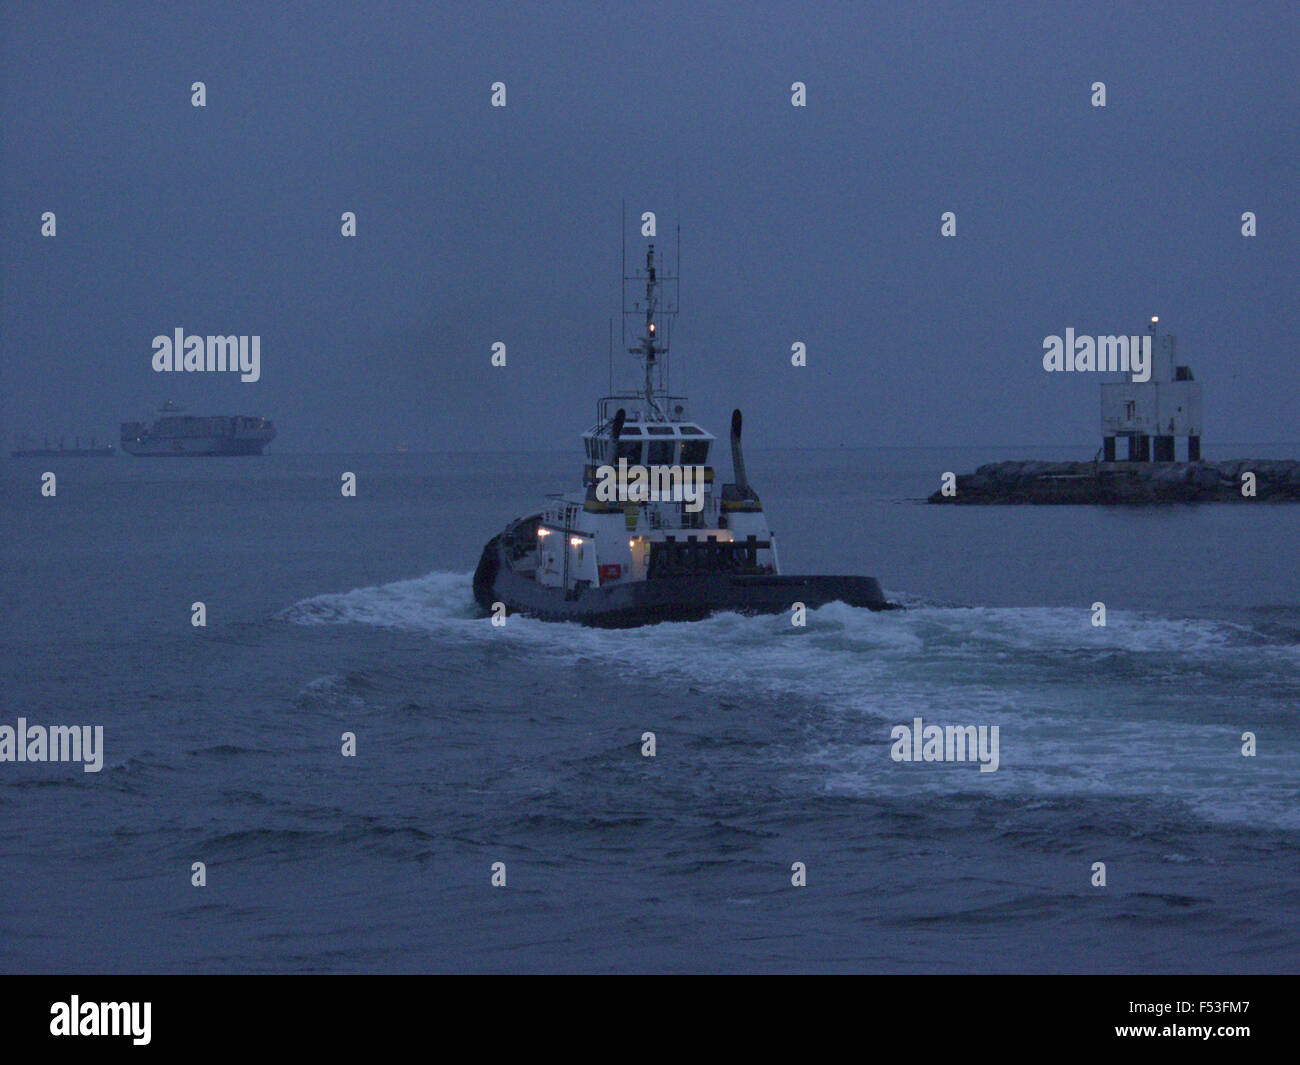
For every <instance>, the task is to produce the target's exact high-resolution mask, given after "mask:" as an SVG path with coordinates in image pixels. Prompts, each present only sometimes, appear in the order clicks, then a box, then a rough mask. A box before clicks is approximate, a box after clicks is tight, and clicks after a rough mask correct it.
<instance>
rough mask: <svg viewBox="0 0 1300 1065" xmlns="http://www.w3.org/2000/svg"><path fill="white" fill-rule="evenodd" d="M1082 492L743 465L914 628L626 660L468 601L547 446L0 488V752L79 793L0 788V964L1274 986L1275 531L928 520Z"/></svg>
mask: <svg viewBox="0 0 1300 1065" xmlns="http://www.w3.org/2000/svg"><path fill="white" fill-rule="evenodd" d="M1220 452H1222V454H1221V455H1220V454H1219V453H1220ZM1229 452H1230V453H1229ZM1297 454H1300V445H1294V444H1292V445H1248V444H1247V445H1241V446H1239V447H1235V448H1231V449H1228V452H1224V451H1223V449H1222V448H1220V449H1218V450H1217V451H1216V457H1223V458H1230V457H1235V456H1237V455H1240V456H1242V457H1256V456H1258V457H1278V458H1293V457H1296V455H1297ZM1089 457H1091V455H1090V454H1085V453H1082V451H1081V450H1080V449H1050V448H1020V449H1015V450H997V449H984V450H981V451H969V452H954V451H950V450H949V451H944V450H938V449H935V450H923V449H874V450H848V449H840V450H833V451H832V450H826V451H766V452H765V451H757V452H754V453H752V454H751V455H750V456H749V467H750V476H751V479H752V481H753V482H754V484H755V486H756V487H757V488H758V490H759V491H760V492H761V493H762V496H763V500H764V503H765V505H766V507H767V509H768V512H769V515H770V517H771V521H772V525H773V528H774V529H775V531H776V534H777V539H778V543H779V545H780V549H781V552H782V563H783V568H784V569H785V571H786V572H791V573H794V572H801V571H803V572H810V571H811V572H843V573H865V574H871V575H875V576H877V577H879V578H880V580H881V583H882V584H883V585H884V587H885V589H886V591H887V592H888V593H889V594H890V596H891V597H892V598H895V599H897V600H899V601H901V602H903V603H904V604H906V605H907V607H908V609H907V610H906V611H905V612H895V613H881V614H874V613H871V612H868V611H863V610H855V609H850V608H847V607H844V606H842V605H832V606H828V607H825V608H823V609H821V610H818V611H814V612H812V613H811V614H810V615H809V617H808V624H807V625H806V626H805V627H803V628H799V627H795V626H792V625H791V622H790V618H789V616H782V617H765V618H744V617H739V616H735V615H724V616H719V617H715V618H713V619H711V620H708V621H704V622H700V623H695V624H664V625H658V626H653V627H648V628H643V629H638V630H631V631H594V630H588V629H584V628H581V627H577V626H572V625H555V624H546V623H541V622H535V621H531V620H527V619H523V618H517V617H512V618H510V619H509V620H508V621H507V624H506V625H505V626H504V627H500V628H494V627H492V626H491V625H490V624H489V622H488V621H487V620H484V619H481V618H479V617H478V616H477V613H476V610H475V608H474V606H473V603H472V598H471V594H470V574H471V572H472V570H473V568H474V565H475V563H476V561H477V558H478V554H479V551H480V549H481V547H482V544H483V542H484V541H485V540H487V539H488V538H489V537H490V536H492V535H493V534H494V533H495V532H496V531H497V530H498V529H499V527H500V526H502V525H503V524H504V523H505V522H506V521H507V520H508V519H510V518H513V517H515V516H517V515H520V514H524V513H529V512H531V511H532V510H535V509H537V504H538V503H540V500H541V496H542V495H543V494H544V493H545V492H548V491H559V490H562V489H567V488H570V487H573V486H574V484H575V481H576V478H577V476H578V473H579V470H578V464H579V461H580V459H579V458H578V457H576V456H575V454H572V453H563V454H560V453H554V454H553V453H539V454H523V453H518V454H506V453H493V454H488V453H482V454H400V455H398V454H394V455H319V456H318V455H304V454H297V455H295V454H289V453H285V452H280V453H274V449H273V451H272V453H271V454H268V455H267V456H265V457H263V458H260V459H217V460H196V461H180V460H178V461H173V462H168V461H148V460H141V459H132V458H129V457H126V456H118V457H116V458H113V459H111V460H100V459H60V460H40V459H35V460H5V461H6V464H5V465H4V466H3V471H2V473H0V476H2V477H3V480H4V486H3V487H4V494H3V498H4V499H5V516H4V523H3V527H4V535H3V537H2V538H0V568H2V570H3V575H4V581H3V586H4V602H3V611H2V612H0V645H2V647H3V683H2V684H0V725H4V724H9V725H14V724H15V723H16V720H17V718H18V717H20V716H22V717H25V718H26V719H27V720H28V721H29V722H34V723H41V724H92V725H94V724H98V725H102V726H103V728H104V746H105V756H104V766H103V769H102V771H101V772H99V773H85V772H83V771H82V769H81V767H80V766H79V765H73V764H60V763H55V764H49V763H39V764H33V763H14V762H7V763H0V899H2V903H0V969H3V971H5V972H90V971H105V972H139V971H149V972H178V973H189V972H358V971H361V972H373V971H384V972H388V971H404V972H405V971H523V972H534V971H582V972H589V971H591V972H624V971H747V972H748V971H757V972H785V971H871V972H936V971H937V972H963V973H969V972H1038V971H1044V972H1133V973H1146V972H1175V971H1176V972H1247V971H1250V972H1278V971H1285V972H1296V971H1300V570H1298V567H1297V553H1298V552H1297V548H1298V547H1300V507H1296V506H1287V505H1285V504H1278V505H1271V504H1268V503H1244V504H1240V505H1203V506H1186V505H1177V506H1152V507H1145V508H1128V509H1124V508H1105V507H1096V508H1088V507H930V506H925V505H923V504H921V503H920V502H919V500H920V499H921V498H923V497H924V496H925V495H927V494H928V493H929V492H931V491H933V490H934V489H935V488H936V487H938V482H939V475H940V473H941V472H942V471H944V470H953V471H956V472H968V471H970V470H971V469H973V468H974V466H975V465H977V464H978V463H980V462H984V461H994V460H998V459H1005V458H1089ZM46 469H49V470H53V471H54V472H55V473H56V474H57V478H58V480H57V495H56V496H55V497H53V498H48V497H43V496H42V495H41V494H40V474H41V472H42V471H44V470H46ZM345 471H350V472H354V473H355V474H356V475H357V479H358V488H357V495H356V497H355V498H345V497H344V496H343V495H342V494H341V492H340V484H341V475H342V474H343V473H344V472H345ZM196 601H201V602H203V603H204V604H205V607H206V611H207V625H206V627H205V628H195V627H194V626H192V625H191V623H190V619H191V604H192V603H194V602H196ZM1094 602H1102V603H1104V604H1105V606H1106V611H1107V624H1106V626H1105V627H1097V626H1094V625H1093V623H1092V620H1093V611H1092V609H1091V608H1092V604H1093V603H1094ZM917 717H920V718H922V719H923V720H924V722H925V723H927V724H930V723H934V724H940V725H948V724H957V725H966V724H971V725H977V726H978V725H997V726H999V729H1000V765H999V768H998V770H997V771H996V772H991V773H981V772H979V770H978V768H977V766H975V765H974V764H969V763H967V764H953V763H905V762H895V761H894V760H893V759H892V758H891V757H890V750H891V741H890V732H891V729H892V728H893V727H894V726H895V725H898V724H905V723H911V722H912V721H913V720H914V719H915V718H917ZM647 731H649V732H653V733H655V736H656V755H655V757H654V758H646V757H643V756H642V753H641V745H642V740H641V737H642V734H643V733H644V732H647ZM345 732H351V733H354V734H355V736H356V756H355V757H353V758H345V757H343V756H342V755H341V746H342V741H341V737H342V735H343V734H344V733H345ZM1246 732H1250V733H1253V734H1254V736H1255V737H1256V744H1257V753H1256V754H1255V755H1254V756H1253V757H1246V756H1243V754H1242V747H1243V740H1242V736H1243V733H1246ZM195 862H203V863H205V866H206V886H203V887H195V886H193V885H192V883H191V876H192V873H191V869H192V865H193V863H195ZM497 862H501V863H504V866H505V876H506V884H505V886H504V887H494V886H493V885H492V883H491V878H492V867H493V864H494V863H497ZM796 862H800V863H803V866H804V868H805V869H806V886H804V887H796V886H793V884H792V876H793V874H792V866H793V865H794V863H796ZM1097 862H1103V863H1105V870H1106V885H1105V886H1104V887H1098V886H1094V884H1093V879H1094V874H1093V868H1094V863H1097Z"/></svg>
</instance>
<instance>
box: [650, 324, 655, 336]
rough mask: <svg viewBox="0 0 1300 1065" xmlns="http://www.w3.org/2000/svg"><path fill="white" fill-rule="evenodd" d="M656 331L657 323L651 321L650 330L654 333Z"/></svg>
mask: <svg viewBox="0 0 1300 1065" xmlns="http://www.w3.org/2000/svg"><path fill="white" fill-rule="evenodd" d="M654 331H655V324H654V322H651V323H650V332H652V333H653V332H654Z"/></svg>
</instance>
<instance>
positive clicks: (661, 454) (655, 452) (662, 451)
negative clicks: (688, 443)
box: [646, 440, 677, 466]
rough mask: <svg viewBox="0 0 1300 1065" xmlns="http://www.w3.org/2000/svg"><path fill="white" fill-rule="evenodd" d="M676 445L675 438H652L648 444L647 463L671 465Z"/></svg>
mask: <svg viewBox="0 0 1300 1065" xmlns="http://www.w3.org/2000/svg"><path fill="white" fill-rule="evenodd" d="M676 446H677V445H676V441H673V440H651V441H650V443H649V444H647V445H646V465H648V466H671V465H672V464H673V450H674V449H675V448H676Z"/></svg>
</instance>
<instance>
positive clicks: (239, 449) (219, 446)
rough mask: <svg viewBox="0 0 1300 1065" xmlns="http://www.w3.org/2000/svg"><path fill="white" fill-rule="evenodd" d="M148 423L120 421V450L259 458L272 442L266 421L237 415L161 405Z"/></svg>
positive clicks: (155, 454)
mask: <svg viewBox="0 0 1300 1065" xmlns="http://www.w3.org/2000/svg"><path fill="white" fill-rule="evenodd" d="M158 415H159V416H158V417H157V418H155V419H154V420H153V421H152V422H149V423H147V424H146V423H145V422H123V423H122V450H123V451H125V452H126V453H127V454H128V455H139V456H141V457H145V458H149V457H163V456H167V457H176V458H198V457H204V456H213V455H260V454H261V453H262V449H263V448H264V447H266V445H267V444H269V443H270V442H271V441H272V440H274V439H275V426H274V425H272V424H271V422H270V420H269V419H267V418H252V417H247V416H244V415H240V414H233V415H225V414H218V415H211V416H206V417H204V416H199V415H194V414H186V413H184V411H183V410H182V409H181V408H180V407H178V406H176V404H175V403H170V402H169V403H165V404H163V406H162V407H160V408H159V410H158Z"/></svg>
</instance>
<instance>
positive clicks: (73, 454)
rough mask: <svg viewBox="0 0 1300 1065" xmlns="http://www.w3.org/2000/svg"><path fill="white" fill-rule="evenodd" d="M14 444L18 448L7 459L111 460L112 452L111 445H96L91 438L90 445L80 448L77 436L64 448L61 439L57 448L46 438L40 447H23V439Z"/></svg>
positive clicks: (24, 443)
mask: <svg viewBox="0 0 1300 1065" xmlns="http://www.w3.org/2000/svg"><path fill="white" fill-rule="evenodd" d="M15 443H16V444H17V445H18V446H17V447H15V448H14V449H13V450H12V451H10V452H9V457H10V458H15V459H36V458H73V459H89V458H111V457H112V456H113V451H114V448H113V445H112V444H97V443H96V442H95V438H94V437H93V436H92V437H91V438H90V443H89V444H87V445H86V446H85V447H82V446H81V437H79V436H78V437H76V438H75V442H74V443H73V445H72V447H64V446H63V439H62V438H60V439H59V446H58V447H53V446H51V444H50V441H49V438H48V437H46V439H45V443H44V444H43V445H42V446H41V447H27V446H24V445H26V443H27V441H26V439H25V438H24V439H20V440H17V441H15Z"/></svg>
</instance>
